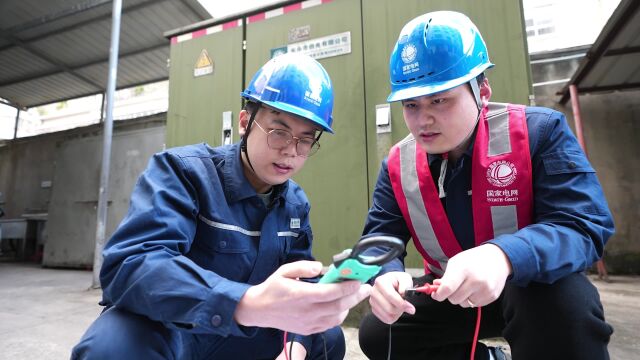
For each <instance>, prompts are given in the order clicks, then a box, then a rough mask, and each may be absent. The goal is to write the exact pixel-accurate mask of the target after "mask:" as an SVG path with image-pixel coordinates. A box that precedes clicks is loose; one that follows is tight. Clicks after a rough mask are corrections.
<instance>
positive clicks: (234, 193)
mask: <svg viewBox="0 0 640 360" xmlns="http://www.w3.org/2000/svg"><path fill="white" fill-rule="evenodd" d="M228 149H229V151H227V152H226V154H225V156H224V161H223V162H222V164H221V167H220V170H221V171H220V172H221V174H222V178H223V179H222V180H223V183H224V192H225V197H226V198H227V201H229V202H236V201H241V200H244V199H247V198H250V197H254V196H256V197H257V196H258V194H257V193H256V190H255V189H254V188H253V187H252V186H251V184H250V183H249V180H247V178H246V177H245V176H244V171H243V166H242V159H241V158H240V143H236V144H234V145H232V146H230V147H229V148H228ZM288 185H289V181H288V180H287V181H286V182H284V183H283V184H280V185H276V186H274V187H273V195H272V204H273V203H274V201H275V200H276V199H281V198H282V199H284V195H285V194H286V192H287V187H288Z"/></svg>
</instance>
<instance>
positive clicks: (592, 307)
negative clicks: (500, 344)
mask: <svg viewBox="0 0 640 360" xmlns="http://www.w3.org/2000/svg"><path fill="white" fill-rule="evenodd" d="M503 301H504V303H503V305H504V318H505V322H506V327H505V330H504V337H505V338H506V339H507V341H508V342H509V344H510V345H511V348H512V354H513V355H514V358H516V357H518V356H517V355H524V354H530V355H531V356H533V354H534V353H535V352H536V351H541V353H540V355H542V354H543V353H544V352H543V349H544V347H540V346H539V344H540V343H545V344H547V345H548V346H550V347H558V348H560V349H562V350H561V352H560V353H558V354H564V355H566V356H568V357H569V358H579V355H578V354H581V355H580V356H582V355H585V354H591V356H592V358H594V359H600V358H605V355H604V354H606V346H607V343H608V342H609V338H610V336H611V333H612V332H613V330H612V328H611V326H610V325H609V324H607V323H606V321H605V319H604V311H603V309H602V304H601V302H600V296H599V295H598V291H597V289H596V288H595V287H594V286H593V284H591V282H590V281H589V279H587V278H586V276H584V275H583V274H578V273H576V274H572V275H569V276H567V277H565V278H563V279H560V280H558V281H556V282H555V283H553V284H539V283H532V284H530V285H529V286H527V287H525V288H518V287H515V286H509V287H507V288H505V297H504V300H503ZM532 339H535V340H532ZM558 351H560V350H558ZM564 355H563V356H564Z"/></svg>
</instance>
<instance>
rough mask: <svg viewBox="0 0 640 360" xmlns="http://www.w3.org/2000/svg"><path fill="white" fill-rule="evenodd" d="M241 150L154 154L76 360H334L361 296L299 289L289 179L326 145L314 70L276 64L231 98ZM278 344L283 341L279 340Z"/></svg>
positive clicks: (323, 94) (300, 249) (301, 271)
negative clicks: (236, 105)
mask: <svg viewBox="0 0 640 360" xmlns="http://www.w3.org/2000/svg"><path fill="white" fill-rule="evenodd" d="M242 96H243V97H244V98H245V100H246V101H247V102H246V105H245V107H244V109H243V110H242V111H241V112H240V114H239V125H240V126H239V127H240V134H241V135H242V141H241V142H240V143H239V144H234V145H228V146H222V147H218V148H211V147H209V146H207V145H206V144H199V145H191V146H186V147H182V148H175V149H169V150H167V151H165V152H162V153H159V154H156V155H155V156H154V157H153V158H152V159H151V161H150V163H149V166H148V168H147V169H146V171H145V172H144V173H143V174H142V176H141V177H140V179H139V181H138V183H137V185H136V187H135V189H134V191H133V194H132V196H131V205H130V209H129V213H128V214H127V216H126V217H125V219H124V220H123V221H122V223H121V224H120V226H119V228H118V229H117V230H116V232H115V233H114V235H113V237H112V238H111V239H110V240H109V242H108V244H107V245H106V247H105V250H104V252H103V255H104V264H103V266H102V270H101V274H100V278H101V282H102V286H103V301H102V304H103V305H105V306H106V308H105V311H104V312H103V313H102V315H100V317H99V318H98V319H97V320H96V321H95V322H94V323H93V324H92V325H91V327H90V328H89V329H88V330H87V332H86V333H85V335H84V336H83V338H82V339H81V341H80V343H79V344H78V345H77V346H76V347H75V348H74V350H73V354H72V358H74V359H76V358H77V359H80V358H81V359H95V358H100V359H102V358H104V359H156V358H158V359H160V358H162V359H169V358H171V359H173V358H177V359H205V358H206V359H234V358H235V359H274V358H277V359H284V358H285V353H284V351H283V350H284V349H283V343H284V342H287V345H286V348H287V351H289V350H291V356H290V359H305V358H306V359H342V358H343V357H344V352H345V345H344V336H343V334H342V332H341V330H340V328H339V327H338V325H339V324H341V323H342V321H343V320H344V318H345V317H346V315H347V313H348V310H349V309H350V308H351V307H353V306H355V305H356V304H358V303H359V302H360V301H362V300H363V299H364V298H365V297H367V296H368V295H369V291H370V286H369V285H360V284H359V283H358V282H354V281H350V282H344V283H339V284H311V283H307V282H302V281H298V280H297V279H298V278H311V277H315V276H317V275H319V274H320V271H321V269H322V264H321V263H319V262H316V261H313V257H312V256H311V241H312V233H311V228H310V225H309V203H308V200H307V197H306V196H305V194H304V192H303V190H302V189H301V188H300V187H299V186H298V185H297V184H296V183H294V182H293V181H291V180H290V178H291V177H292V176H293V175H295V174H296V173H297V172H298V171H299V170H300V169H301V168H302V166H303V165H304V164H305V162H306V161H307V159H308V157H309V156H311V155H313V154H314V153H315V152H316V151H317V150H318V149H319V148H320V144H319V143H318V140H319V138H320V135H321V134H322V133H323V132H324V131H327V132H330V133H333V130H332V128H331V125H332V120H333V119H332V115H331V113H332V109H333V90H332V87H331V80H330V79H329V76H328V74H327V73H326V71H325V70H324V68H323V67H322V66H321V65H320V64H319V63H318V62H317V61H315V60H313V59H311V58H309V57H307V56H303V55H297V54H285V55H281V56H279V57H276V58H274V59H272V60H271V61H269V62H268V63H267V64H265V65H264V66H263V67H262V68H261V69H260V70H259V71H258V72H257V73H256V74H255V76H254V78H253V79H252V80H251V83H250V84H249V86H248V87H247V89H246V90H245V91H243V92H242ZM285 331H286V332H289V334H288V336H287V338H286V339H285V338H284V334H286V333H285Z"/></svg>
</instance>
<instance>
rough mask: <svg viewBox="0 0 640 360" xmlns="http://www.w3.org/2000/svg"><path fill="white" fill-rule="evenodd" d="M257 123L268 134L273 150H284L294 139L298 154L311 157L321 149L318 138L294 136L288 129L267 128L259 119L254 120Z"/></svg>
mask: <svg viewBox="0 0 640 360" xmlns="http://www.w3.org/2000/svg"><path fill="white" fill-rule="evenodd" d="M254 123H255V124H256V125H258V127H259V128H260V130H262V131H263V132H264V133H265V134H267V145H269V148H271V149H273V150H282V149H284V148H286V147H287V146H289V145H291V143H292V142H293V141H295V142H296V153H297V154H298V156H304V157H309V156H311V155H313V154H315V153H316V152H318V150H319V149H320V143H319V142H318V140H317V139H316V138H312V137H301V138H299V137H296V136H293V134H291V133H290V132H288V131H287V130H282V129H273V130H269V131H267V130H265V129H264V128H263V127H262V126H260V124H259V123H258V122H257V121H254Z"/></svg>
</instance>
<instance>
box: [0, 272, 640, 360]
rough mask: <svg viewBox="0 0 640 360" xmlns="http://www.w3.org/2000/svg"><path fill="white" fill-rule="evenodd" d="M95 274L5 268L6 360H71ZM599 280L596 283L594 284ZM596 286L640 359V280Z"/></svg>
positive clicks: (1, 348) (351, 336) (621, 336)
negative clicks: (70, 355) (72, 349)
mask: <svg viewBox="0 0 640 360" xmlns="http://www.w3.org/2000/svg"><path fill="white" fill-rule="evenodd" d="M91 278H92V274H91V272H90V271H81V270H54V269H43V268H41V267H40V266H39V265H35V264H25V263H15V262H0V359H21V360H30V359H34V360H35V359H38V360H49V359H52V360H53V359H56V360H57V359H68V358H69V354H70V350H71V348H72V347H73V346H74V345H75V343H76V342H77V341H78V340H79V338H80V336H81V335H82V334H83V333H84V331H85V329H86V328H87V327H88V326H89V324H90V323H91V322H92V321H93V319H95V317H96V316H98V314H99V313H100V311H101V308H100V307H99V306H98V301H99V299H100V290H92V289H89V287H90V285H91ZM592 279H595V278H592ZM611 280H612V282H611V283H605V282H602V281H599V280H594V283H595V284H596V286H597V287H598V289H599V290H600V295H601V297H602V303H603V305H604V308H605V316H606V317H607V320H608V321H609V323H611V324H612V325H613V327H614V328H615V333H614V335H613V338H612V340H611V345H610V346H609V352H610V355H611V359H616V360H632V359H638V354H640V335H639V334H640V277H637V276H636V277H620V276H612V277H611ZM345 334H346V336H347V357H346V358H347V359H349V360H361V359H365V357H364V356H363V355H362V352H361V351H360V348H359V347H358V340H357V338H358V336H357V329H354V328H345Z"/></svg>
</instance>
